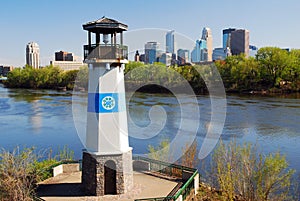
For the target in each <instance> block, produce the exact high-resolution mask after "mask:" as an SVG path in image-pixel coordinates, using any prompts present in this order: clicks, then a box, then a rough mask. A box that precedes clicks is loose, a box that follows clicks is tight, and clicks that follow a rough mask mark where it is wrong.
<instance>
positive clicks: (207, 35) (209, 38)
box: [202, 27, 213, 61]
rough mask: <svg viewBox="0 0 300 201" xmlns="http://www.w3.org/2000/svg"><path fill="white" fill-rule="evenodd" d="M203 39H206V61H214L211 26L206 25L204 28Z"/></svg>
mask: <svg viewBox="0 0 300 201" xmlns="http://www.w3.org/2000/svg"><path fill="white" fill-rule="evenodd" d="M202 40H205V41H206V52H207V59H206V60H205V61H212V53H213V39H212V33H211V30H210V28H208V27H204V28H203V30H202Z"/></svg>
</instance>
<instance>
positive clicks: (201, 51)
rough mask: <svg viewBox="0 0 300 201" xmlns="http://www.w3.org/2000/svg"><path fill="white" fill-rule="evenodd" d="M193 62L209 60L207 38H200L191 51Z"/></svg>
mask: <svg viewBox="0 0 300 201" xmlns="http://www.w3.org/2000/svg"><path fill="white" fill-rule="evenodd" d="M191 57H192V62H193V63H196V62H201V61H207V58H208V56H207V43H206V40H203V39H200V40H197V41H196V45H195V47H194V49H193V50H192V53H191Z"/></svg>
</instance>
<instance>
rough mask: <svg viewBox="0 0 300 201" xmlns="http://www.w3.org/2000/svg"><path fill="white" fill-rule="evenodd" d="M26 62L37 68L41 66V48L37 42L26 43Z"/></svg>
mask: <svg viewBox="0 0 300 201" xmlns="http://www.w3.org/2000/svg"><path fill="white" fill-rule="evenodd" d="M26 64H27V65H29V66H32V67H33V68H35V69H37V68H39V67H40V48H39V45H38V44H37V43H35V42H30V43H28V44H27V45H26Z"/></svg>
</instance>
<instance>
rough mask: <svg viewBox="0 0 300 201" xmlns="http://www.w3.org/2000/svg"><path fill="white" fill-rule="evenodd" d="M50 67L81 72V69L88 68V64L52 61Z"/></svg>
mask: <svg viewBox="0 0 300 201" xmlns="http://www.w3.org/2000/svg"><path fill="white" fill-rule="evenodd" d="M50 65H52V66H57V67H59V68H61V69H62V70H64V71H67V70H79V69H80V67H82V66H87V64H85V63H83V62H80V61H50Z"/></svg>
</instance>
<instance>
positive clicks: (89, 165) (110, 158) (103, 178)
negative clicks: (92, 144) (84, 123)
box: [82, 150, 133, 196]
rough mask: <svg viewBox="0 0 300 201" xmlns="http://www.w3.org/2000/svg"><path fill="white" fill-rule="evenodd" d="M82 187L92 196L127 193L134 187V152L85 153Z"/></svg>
mask: <svg viewBox="0 0 300 201" xmlns="http://www.w3.org/2000/svg"><path fill="white" fill-rule="evenodd" d="M82 187H83V190H84V192H85V194H86V195H91V196H103V195H118V194H124V193H127V192H128V191H129V190H131V189H132V187H133V172H132V151H131V150H130V151H128V152H125V153H120V154H112V155H97V154H93V153H89V152H83V158H82Z"/></svg>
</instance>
